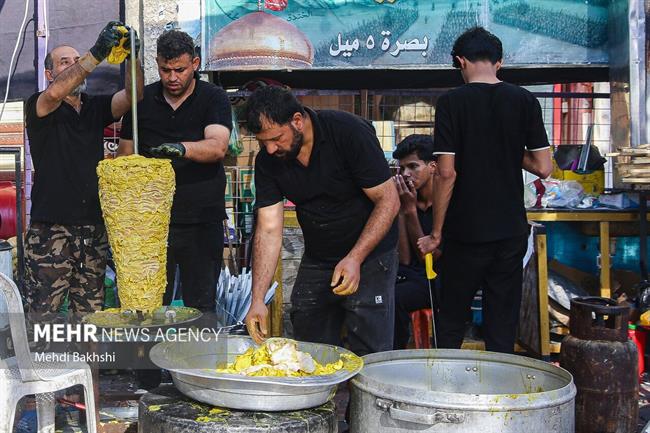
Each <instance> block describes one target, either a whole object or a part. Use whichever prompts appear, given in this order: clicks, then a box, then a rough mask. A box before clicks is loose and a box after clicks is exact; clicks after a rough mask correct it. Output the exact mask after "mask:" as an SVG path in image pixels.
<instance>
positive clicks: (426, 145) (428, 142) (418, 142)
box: [393, 134, 435, 162]
mask: <svg viewBox="0 0 650 433" xmlns="http://www.w3.org/2000/svg"><path fill="white" fill-rule="evenodd" d="M413 153H415V154H417V156H418V158H420V159H421V160H422V161H425V162H430V161H433V160H434V159H435V158H434V156H433V137H431V136H430V135H427V134H411V135H409V136H408V137H406V138H405V139H404V140H402V141H400V142H399V144H398V145H397V147H396V148H395V151H394V152H393V158H395V159H402V158H406V157H407V156H409V155H411V154H413Z"/></svg>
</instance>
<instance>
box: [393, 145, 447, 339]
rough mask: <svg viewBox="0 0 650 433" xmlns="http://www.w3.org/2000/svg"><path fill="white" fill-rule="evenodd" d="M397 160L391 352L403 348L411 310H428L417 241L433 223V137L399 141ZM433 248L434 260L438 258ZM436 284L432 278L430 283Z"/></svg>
mask: <svg viewBox="0 0 650 433" xmlns="http://www.w3.org/2000/svg"><path fill="white" fill-rule="evenodd" d="M393 158H395V159H397V160H398V161H399V174H397V175H396V176H394V177H393V179H394V180H395V185H396V186H397V192H398V193H399V198H400V209H399V242H398V251H399V269H398V271H397V284H396V285H395V344H394V348H395V349H406V345H407V343H408V341H409V323H410V322H411V315H410V313H412V312H413V311H417V310H421V309H423V308H431V298H433V297H434V296H433V294H429V283H428V281H427V276H426V272H425V269H424V260H423V258H422V255H421V254H420V251H419V250H418V245H417V242H418V239H420V238H421V237H423V236H424V234H425V233H431V227H432V223H433V212H432V203H433V173H434V172H435V169H436V163H435V162H434V160H433V138H432V137H431V136H430V135H423V134H413V135H409V136H408V137H406V138H405V139H404V140H402V141H401V142H400V143H399V144H398V145H397V147H396V149H395V151H394V152H393ZM440 255H441V252H440V250H439V249H436V251H435V253H434V260H435V261H436V262H437V260H438V259H439V258H440ZM438 281H440V280H439V279H436V280H435V281H434V282H433V283H432V284H437V282H438Z"/></svg>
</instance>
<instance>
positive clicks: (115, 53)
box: [106, 26, 131, 65]
mask: <svg viewBox="0 0 650 433" xmlns="http://www.w3.org/2000/svg"><path fill="white" fill-rule="evenodd" d="M117 30H119V32H120V33H122V38H121V39H120V43H119V45H117V46H115V47H113V49H112V50H111V53H110V54H109V55H108V57H107V58H106V61H107V62H108V63H112V64H113V65H119V64H120V63H122V62H123V61H124V60H126V58H127V56H128V55H129V53H130V52H131V47H128V46H125V45H124V44H125V43H126V35H127V34H128V33H129V31H128V30H127V29H126V27H124V26H119V27H118V28H117Z"/></svg>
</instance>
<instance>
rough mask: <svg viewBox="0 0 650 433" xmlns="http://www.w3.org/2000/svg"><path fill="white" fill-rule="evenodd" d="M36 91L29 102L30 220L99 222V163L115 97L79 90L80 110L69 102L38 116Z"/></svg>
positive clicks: (26, 118) (74, 222)
mask: <svg viewBox="0 0 650 433" xmlns="http://www.w3.org/2000/svg"><path fill="white" fill-rule="evenodd" d="M39 95H40V93H35V94H34V95H32V96H31V97H30V98H29V99H28V100H27V104H26V105H25V122H26V126H27V136H28V137H29V147H30V150H31V154H32V161H33V163H34V185H33V188H32V209H31V219H32V221H35V222H46V223H53V224H77V225H84V224H100V223H102V221H103V220H102V212H101V208H100V206H99V192H98V186H97V182H98V181H97V171H96V170H97V164H98V163H99V161H101V160H102V159H103V158H104V127H105V126H108V125H110V124H111V123H113V122H114V121H115V120H114V119H113V115H112V113H111V100H112V96H108V95H106V96H89V95H86V94H82V95H81V101H82V105H81V111H80V112H79V113H77V111H76V110H75V109H74V107H72V106H71V105H70V104H68V103H67V102H62V103H61V105H60V106H59V108H57V109H56V110H54V111H53V112H51V113H50V114H48V115H47V116H45V117H40V118H39V117H38V116H37V115H36V101H37V100H38V96H39Z"/></svg>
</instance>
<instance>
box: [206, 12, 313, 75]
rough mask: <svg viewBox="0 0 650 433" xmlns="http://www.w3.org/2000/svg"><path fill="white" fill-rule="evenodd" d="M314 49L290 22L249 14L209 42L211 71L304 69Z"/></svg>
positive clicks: (254, 13)
mask: <svg viewBox="0 0 650 433" xmlns="http://www.w3.org/2000/svg"><path fill="white" fill-rule="evenodd" d="M313 63H314V47H313V46H312V44H311V42H310V41H309V39H307V36H306V35H305V34H304V33H303V32H301V31H300V30H298V28H297V27H296V26H294V25H293V24H290V23H289V22H287V21H285V20H283V19H282V18H278V17H276V16H275V15H271V14H269V13H266V12H261V11H258V12H252V13H250V14H248V15H245V16H243V17H241V18H239V19H238V20H236V21H233V22H232V23H230V24H228V25H227V26H226V27H224V28H222V29H221V30H219V32H218V33H217V34H216V35H214V37H213V38H212V41H211V42H210V53H209V58H208V62H207V67H208V69H210V70H270V69H306V68H311V66H312V64H313Z"/></svg>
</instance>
